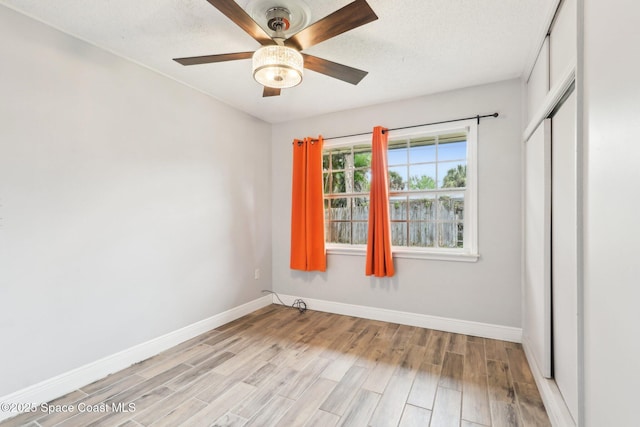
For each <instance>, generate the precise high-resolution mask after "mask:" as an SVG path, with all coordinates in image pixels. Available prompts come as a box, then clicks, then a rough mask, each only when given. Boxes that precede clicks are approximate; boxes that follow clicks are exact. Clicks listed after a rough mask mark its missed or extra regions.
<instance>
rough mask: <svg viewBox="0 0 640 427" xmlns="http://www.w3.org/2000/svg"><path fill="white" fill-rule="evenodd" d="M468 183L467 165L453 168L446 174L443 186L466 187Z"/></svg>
mask: <svg viewBox="0 0 640 427" xmlns="http://www.w3.org/2000/svg"><path fill="white" fill-rule="evenodd" d="M466 185H467V165H458V166H457V167H455V168H451V169H449V170H448V171H447V174H446V175H445V177H444V179H443V181H442V186H443V187H444V188H464V187H466Z"/></svg>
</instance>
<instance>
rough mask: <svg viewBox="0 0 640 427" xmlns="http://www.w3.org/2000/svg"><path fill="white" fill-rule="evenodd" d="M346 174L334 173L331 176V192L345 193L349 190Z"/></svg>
mask: <svg viewBox="0 0 640 427" xmlns="http://www.w3.org/2000/svg"><path fill="white" fill-rule="evenodd" d="M346 185H347V184H346V182H345V173H344V172H333V173H332V174H331V192H332V193H334V194H335V193H344V192H345V191H346V190H347V187H346Z"/></svg>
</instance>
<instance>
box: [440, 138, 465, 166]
mask: <svg viewBox="0 0 640 427" xmlns="http://www.w3.org/2000/svg"><path fill="white" fill-rule="evenodd" d="M466 159H467V141H459V142H458V141H454V142H447V141H446V137H442V138H441V140H440V144H438V161H439V162H443V161H447V160H466Z"/></svg>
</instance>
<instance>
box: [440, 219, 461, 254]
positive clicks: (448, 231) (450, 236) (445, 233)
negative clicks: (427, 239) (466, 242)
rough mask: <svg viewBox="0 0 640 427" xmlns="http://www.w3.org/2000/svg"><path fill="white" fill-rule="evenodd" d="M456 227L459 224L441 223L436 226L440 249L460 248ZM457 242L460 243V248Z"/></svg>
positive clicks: (459, 238)
mask: <svg viewBox="0 0 640 427" xmlns="http://www.w3.org/2000/svg"><path fill="white" fill-rule="evenodd" d="M458 225H459V223H457V222H443V223H439V224H438V234H439V239H438V245H439V246H440V247H441V248H457V247H462V238H461V237H459V235H458V234H459V233H458V232H459V230H458ZM458 241H460V246H458Z"/></svg>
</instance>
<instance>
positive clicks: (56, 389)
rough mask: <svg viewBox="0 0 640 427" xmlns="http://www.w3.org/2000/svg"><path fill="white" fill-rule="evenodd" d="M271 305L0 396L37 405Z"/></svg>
mask: <svg viewBox="0 0 640 427" xmlns="http://www.w3.org/2000/svg"><path fill="white" fill-rule="evenodd" d="M271 303H272V298H271V295H266V296H263V297H260V298H258V299H255V300H253V301H250V302H248V303H246V304H242V305H240V306H238V307H235V308H232V309H230V310H227V311H224V312H222V313H219V314H216V315H215V316H211V317H209V318H207V319H204V320H201V321H199V322H196V323H193V324H191V325H188V326H185V327H184V328H180V329H178V330H176V331H173V332H170V333H168V334H166V335H162V336H160V337H157V338H154V339H152V340H149V341H147V342H143V343H141V344H138V345H136V346H133V347H131V348H128V349H126V350H123V351H121V352H119V353H116V354H112V355H111V356H107V357H105V358H102V359H100V360H96V361H95V362H92V363H89V364H87V365H84V366H81V367H79V368H76V369H73V370H71V371H69V372H65V373H63V374H61V375H58V376H56V377H53V378H50V379H48V380H45V381H42V382H40V383H37V384H34V385H32V386H29V387H27V388H24V389H22V390H18V391H17V392H14V393H11V394H9V395H7V396H1V397H0V402H3V403H22V404H33V405H39V404H41V403H45V402H49V401H51V400H53V399H55V398H58V397H60V396H64V395H65V394H67V393H70V392H72V391H74V390H77V389H78V388H80V387H82V386H85V385H87V384H90V383H92V382H94V381H96V380H99V379H100V378H104V377H106V376H107V375H109V374H112V373H114V372H117V371H120V370H122V369H125V368H127V367H129V366H131V365H133V364H134V363H138V362H141V361H143V360H145V359H148V358H149V357H152V356H155V355H156V354H158V353H161V352H162V351H164V350H167V349H169V348H171V347H173V346H176V345H178V344H180V343H182V342H184V341H187V340H189V339H191V338H194V337H196V336H198V335H200V334H203V333H205V332H207V331H210V330H211V329H215V328H217V327H219V326H222V325H224V324H225V323H229V322H231V321H233V320H236V319H238V318H240V317H242V316H244V315H246V314H249V313H251V312H253V311H256V310H258V309H260V308H262V307H265V306H267V305H270V304H271ZM15 415H17V413H15V412H4V411H0V421H2V420H3V419H6V418H10V417H13V416H15Z"/></svg>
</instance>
